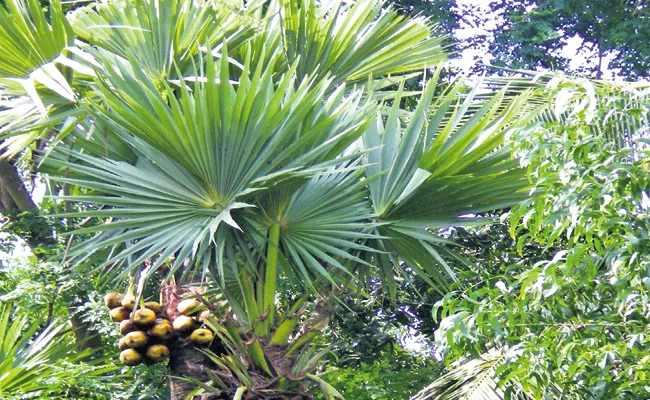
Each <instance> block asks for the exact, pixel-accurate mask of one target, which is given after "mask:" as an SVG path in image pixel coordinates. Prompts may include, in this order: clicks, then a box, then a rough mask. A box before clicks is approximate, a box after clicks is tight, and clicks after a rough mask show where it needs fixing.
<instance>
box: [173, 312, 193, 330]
mask: <svg viewBox="0 0 650 400" xmlns="http://www.w3.org/2000/svg"><path fill="white" fill-rule="evenodd" d="M173 327H174V330H175V331H178V332H187V331H189V330H191V329H192V328H193V327H194V320H193V319H192V318H190V317H188V316H185V315H181V316H179V317H178V318H176V319H175V320H174V323H173Z"/></svg>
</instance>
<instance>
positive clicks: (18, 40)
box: [0, 0, 74, 78]
mask: <svg viewBox="0 0 650 400" xmlns="http://www.w3.org/2000/svg"><path fill="white" fill-rule="evenodd" d="M3 4H5V5H6V8H5V6H2V5H0V43H2V46H0V77H14V78H24V77H26V76H27V75H29V74H30V73H31V72H32V71H33V70H35V69H36V68H38V67H39V66H41V65H43V64H45V63H48V62H49V61H51V60H53V59H54V58H55V57H56V56H58V55H59V53H60V52H61V50H62V49H63V48H64V47H66V46H68V45H70V44H72V41H73V40H74V33H73V32H72V28H71V27H70V24H69V23H68V21H67V20H66V18H65V16H64V14H63V11H62V10H61V3H60V1H58V0H54V1H51V2H50V7H49V20H50V21H49V23H48V21H47V19H46V17H45V13H44V11H43V10H42V9H41V6H40V4H39V2H38V1H37V0H7V1H6V2H4V3H3Z"/></svg>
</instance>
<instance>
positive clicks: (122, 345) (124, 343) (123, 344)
mask: <svg viewBox="0 0 650 400" xmlns="http://www.w3.org/2000/svg"><path fill="white" fill-rule="evenodd" d="M117 347H119V348H120V351H123V350H126V349H128V348H129V346H127V344H126V340H124V338H120V343H119V344H118V345H117Z"/></svg>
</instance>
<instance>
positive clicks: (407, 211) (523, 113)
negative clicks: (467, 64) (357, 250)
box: [363, 71, 536, 289]
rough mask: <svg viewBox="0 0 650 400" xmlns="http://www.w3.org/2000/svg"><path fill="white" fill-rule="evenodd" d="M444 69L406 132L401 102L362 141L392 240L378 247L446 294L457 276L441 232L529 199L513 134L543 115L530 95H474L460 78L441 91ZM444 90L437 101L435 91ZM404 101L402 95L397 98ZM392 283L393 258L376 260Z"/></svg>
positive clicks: (374, 195) (384, 232)
mask: <svg viewBox="0 0 650 400" xmlns="http://www.w3.org/2000/svg"><path fill="white" fill-rule="evenodd" d="M438 75H439V71H438V72H437V73H436V74H435V75H434V77H433V78H432V79H431V80H429V82H428V84H427V85H426V86H425V88H424V90H423V95H422V99H421V101H420V103H419V104H418V107H417V108H416V110H415V111H413V113H412V114H411V115H409V116H408V118H407V119H408V123H407V124H406V126H404V127H403V123H402V118H401V117H400V114H399V101H398V100H395V102H394V103H393V106H392V107H391V109H390V110H389V112H388V115H387V117H386V118H385V122H384V117H383V116H382V115H381V114H379V115H378V116H377V118H376V123H375V124H373V125H371V126H370V128H369V129H368V130H367V131H366V133H365V134H364V136H363V139H364V147H365V148H367V149H375V150H370V151H369V153H368V167H367V174H368V176H379V178H377V179H376V180H374V181H372V182H371V183H370V184H369V187H370V193H371V199H372V203H373V207H374V209H375V213H376V214H377V217H378V219H379V221H380V222H381V224H380V225H379V227H378V228H377V231H378V234H379V235H380V236H383V237H387V238H390V240H386V241H384V243H382V244H379V243H377V244H376V245H377V246H378V250H384V251H386V250H387V251H389V252H392V253H394V254H397V255H399V257H401V259H402V260H403V261H405V262H406V263H407V265H408V267H410V268H412V270H413V271H414V272H415V273H417V274H418V275H419V276H421V277H422V278H423V279H424V280H425V281H427V282H429V283H430V284H431V285H432V286H434V287H437V288H439V289H442V288H444V287H445V286H446V282H447V281H448V280H449V278H450V277H451V279H454V274H453V272H452V271H451V268H450V267H449V266H448V265H447V263H446V261H445V257H443V256H447V255H449V251H448V249H447V248H446V246H445V245H446V244H449V243H448V241H446V240H445V239H444V238H442V237H440V236H437V235H435V234H434V231H432V230H435V229H443V228H447V227H449V226H454V225H463V224H472V223H480V222H481V218H480V216H477V214H480V213H484V212H488V211H492V210H499V209H504V208H508V207H510V206H512V205H514V204H516V203H518V202H520V201H521V200H523V199H524V198H526V197H527V196H528V194H527V192H526V189H527V188H528V187H529V186H530V183H529V182H528V180H527V179H526V175H525V173H524V171H523V170H522V169H521V168H519V166H518V163H517V162H516V161H513V160H511V158H510V154H509V152H510V150H509V149H508V148H507V147H504V143H505V137H506V135H507V134H508V132H510V131H512V130H514V129H516V128H518V127H522V126H525V125H526V124H527V123H529V122H530V120H531V119H532V118H533V117H534V116H535V115H536V113H535V110H534V109H533V110H531V106H530V105H529V104H528V103H527V101H528V98H529V97H530V92H523V93H521V94H518V95H508V96H506V93H505V90H501V91H499V92H496V93H492V94H491V96H486V95H482V96H481V97H478V96H476V89H475V90H474V91H471V92H470V93H469V94H463V92H466V87H465V82H464V80H463V79H458V80H457V81H456V82H453V83H452V84H450V85H449V86H448V87H447V88H445V89H442V90H440V89H438V90H437V82H438ZM436 91H437V92H438V94H437V95H435V96H434V93H435V92H436ZM398 99H399V97H398ZM375 261H376V262H377V263H379V264H380V265H382V268H381V269H382V270H383V271H384V272H383V275H384V276H386V279H385V280H387V281H389V282H390V280H391V276H392V275H393V274H394V271H393V268H392V267H391V266H390V264H393V265H400V262H399V260H397V259H394V260H392V261H390V260H388V259H382V257H377V258H375Z"/></svg>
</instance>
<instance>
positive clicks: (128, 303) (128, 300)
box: [122, 294, 135, 310]
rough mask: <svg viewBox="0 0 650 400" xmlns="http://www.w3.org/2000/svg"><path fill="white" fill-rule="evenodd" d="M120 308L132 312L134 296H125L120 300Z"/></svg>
mask: <svg viewBox="0 0 650 400" xmlns="http://www.w3.org/2000/svg"><path fill="white" fill-rule="evenodd" d="M122 307H126V308H128V309H129V310H133V307H135V296H133V295H132V294H127V295H126V296H124V297H123V298H122Z"/></svg>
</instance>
